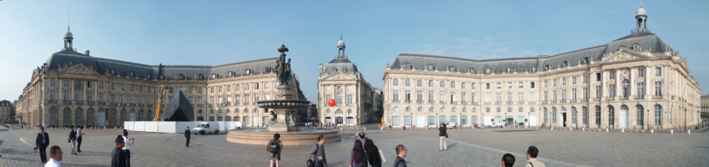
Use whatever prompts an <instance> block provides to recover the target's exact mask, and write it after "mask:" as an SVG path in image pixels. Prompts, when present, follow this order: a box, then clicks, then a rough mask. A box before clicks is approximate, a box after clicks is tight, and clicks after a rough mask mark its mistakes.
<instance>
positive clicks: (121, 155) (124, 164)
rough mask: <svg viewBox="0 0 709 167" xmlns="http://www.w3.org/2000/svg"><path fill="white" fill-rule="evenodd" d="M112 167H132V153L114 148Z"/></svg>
mask: <svg viewBox="0 0 709 167" xmlns="http://www.w3.org/2000/svg"><path fill="white" fill-rule="evenodd" d="M111 167H130V153H129V152H128V151H127V150H123V149H120V148H114V149H113V152H112V153H111Z"/></svg>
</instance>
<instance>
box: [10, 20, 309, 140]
mask: <svg viewBox="0 0 709 167" xmlns="http://www.w3.org/2000/svg"><path fill="white" fill-rule="evenodd" d="M73 39H74V37H73V34H72V33H71V32H67V34H66V36H65V38H64V48H63V49H62V50H61V51H59V52H56V53H54V54H52V56H51V57H50V58H49V60H48V61H47V62H46V63H44V64H43V65H42V66H40V67H38V68H36V69H35V70H34V71H33V73H32V76H31V81H30V82H29V83H28V84H27V86H26V87H25V88H24V89H23V92H22V95H21V96H20V98H19V100H18V104H17V105H18V107H17V114H18V117H19V118H20V119H21V120H22V122H23V123H25V124H27V125H33V126H37V125H44V126H51V127H66V126H79V125H82V126H88V127H121V126H123V121H147V120H154V116H155V111H156V108H157V107H156V106H155V105H161V107H160V108H162V110H165V109H166V108H167V103H168V102H170V101H172V100H171V98H174V97H176V96H174V95H175V94H176V93H177V92H178V91H179V92H182V93H183V94H184V95H185V96H186V97H187V98H188V99H189V102H190V103H191V106H193V112H194V117H195V120H197V121H240V122H242V125H243V126H244V127H263V126H265V124H266V123H267V122H266V120H268V119H270V114H268V113H264V110H263V109H260V108H258V107H257V106H256V102H257V101H259V100H269V99H271V98H275V95H276V93H277V90H276V89H275V87H276V86H275V85H276V84H277V78H276V74H275V71H274V70H273V68H274V67H275V66H276V60H277V57H273V58H264V59H258V60H250V61H243V62H236V63H230V64H223V65H216V66H202V65H146V64H140V63H133V62H127V61H121V60H114V59H107V58H100V57H94V56H92V55H90V52H89V51H88V50H87V51H85V52H84V53H80V52H77V51H76V49H75V48H74V47H73ZM294 77H295V76H294ZM295 84H299V83H298V81H297V79H296V80H295ZM296 87H298V88H300V86H296ZM298 92H299V97H298V98H301V99H305V96H303V94H302V91H301V90H300V89H298ZM159 98H162V99H159Z"/></svg>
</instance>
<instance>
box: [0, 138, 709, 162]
mask: <svg viewBox="0 0 709 167" xmlns="http://www.w3.org/2000/svg"><path fill="white" fill-rule="evenodd" d="M49 132H50V137H51V143H52V145H54V144H57V145H60V146H61V147H62V149H63V150H64V153H65V154H64V157H65V160H64V163H65V165H66V166H77V167H94V166H108V165H109V163H110V158H111V157H110V152H111V148H112V147H113V143H112V142H113V138H114V137H115V136H116V135H117V134H118V133H119V130H86V133H87V135H86V137H85V139H84V146H83V151H84V152H83V153H81V154H80V155H78V156H73V155H70V154H68V153H69V152H70V151H69V149H70V148H71V147H70V144H69V143H67V142H66V140H67V138H66V134H68V130H65V129H52V130H50V131H49ZM35 134H36V130H27V129H23V130H9V131H0V140H2V141H3V144H2V145H0V153H1V154H2V158H0V166H40V164H39V157H38V155H37V153H34V152H33V151H32V147H33V145H32V143H33V141H34V135H35ZM131 134H132V135H133V136H134V137H135V139H136V141H135V146H134V147H132V148H131V151H132V153H133V154H132V163H133V166H187V167H192V166H194V167H207V166H210V167H211V166H240V167H264V166H268V165H267V157H268V156H267V154H266V151H265V146H256V145H239V144H230V143H226V141H225V138H224V137H225V136H224V135H214V136H194V137H193V143H192V144H193V145H192V147H190V148H185V147H184V143H183V142H184V138H183V137H182V135H181V134H155V133H139V132H133V133H131ZM368 134H369V135H368V136H370V137H371V138H372V139H374V140H375V142H376V144H377V145H378V146H379V147H380V148H381V149H382V151H383V152H384V154H385V155H386V160H387V162H386V163H385V165H384V166H392V160H393V158H394V153H393V152H394V149H393V148H394V145H396V144H399V143H401V144H405V145H407V146H408V148H409V152H410V154H409V158H408V160H409V161H410V166H423V167H429V166H446V167H460V166H499V159H500V157H501V155H502V153H503V152H512V153H514V154H515V156H516V158H517V163H516V164H517V165H516V166H523V164H524V163H525V160H524V159H525V157H524V152H525V149H526V147H527V146H528V145H530V144H534V145H537V146H538V147H539V148H540V150H541V152H540V156H541V157H542V159H543V160H544V161H545V162H546V164H547V166H709V134H707V133H695V134H693V135H692V136H687V135H686V134H682V135H679V134H675V135H670V134H655V135H651V134H631V133H601V132H566V131H553V132H552V131H548V130H501V129H459V130H451V131H450V135H451V139H450V141H449V151H447V152H438V151H437V148H438V141H437V139H438V138H437V136H436V135H437V131H434V130H407V131H401V130H386V131H384V132H380V131H371V130H370V132H369V133H368ZM343 135H345V137H344V138H343V141H342V142H340V143H333V144H328V145H327V146H326V152H327V157H328V161H329V162H330V166H347V162H348V160H349V155H350V151H351V149H352V139H353V138H352V133H351V132H344V133H343ZM311 149H312V148H311V147H310V146H303V147H286V148H285V150H284V153H283V162H282V166H284V167H298V166H304V162H305V159H306V158H307V157H308V155H307V152H308V151H310V150H311Z"/></svg>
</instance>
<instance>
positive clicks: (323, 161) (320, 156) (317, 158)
mask: <svg viewBox="0 0 709 167" xmlns="http://www.w3.org/2000/svg"><path fill="white" fill-rule="evenodd" d="M311 154H312V157H311V159H312V162H313V163H314V165H313V166H315V167H327V166H328V165H327V158H326V156H325V136H324V135H320V136H318V143H316V144H315V148H314V150H313V152H312V153H311Z"/></svg>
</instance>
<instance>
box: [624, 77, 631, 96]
mask: <svg viewBox="0 0 709 167" xmlns="http://www.w3.org/2000/svg"><path fill="white" fill-rule="evenodd" d="M623 97H625V98H626V99H627V98H628V97H630V80H629V79H624V80H623Z"/></svg>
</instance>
